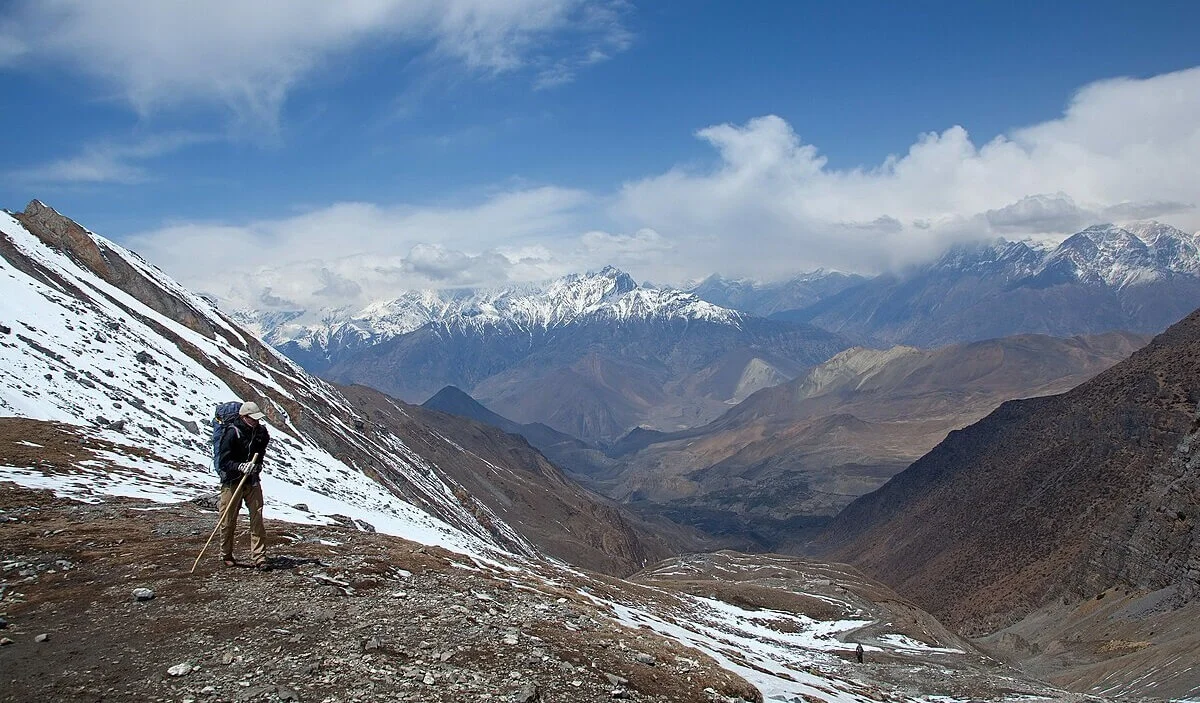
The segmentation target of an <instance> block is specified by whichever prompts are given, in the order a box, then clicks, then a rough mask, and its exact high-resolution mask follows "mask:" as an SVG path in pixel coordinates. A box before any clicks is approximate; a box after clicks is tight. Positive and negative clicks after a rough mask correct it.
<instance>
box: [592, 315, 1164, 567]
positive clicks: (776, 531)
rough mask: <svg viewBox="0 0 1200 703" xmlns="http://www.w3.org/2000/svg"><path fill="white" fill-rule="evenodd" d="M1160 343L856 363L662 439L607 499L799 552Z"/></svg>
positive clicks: (810, 376)
mask: <svg viewBox="0 0 1200 703" xmlns="http://www.w3.org/2000/svg"><path fill="white" fill-rule="evenodd" d="M1146 341H1148V340H1147V338H1145V337H1141V336H1139V335H1131V334H1125V333H1112V334H1107V335H1099V336H1095V337H1077V338H1072V339H1057V338H1053V337H1044V336H1040V335H1023V336H1019V337H1011V338H1004V339H998V340H989V341H985V342H976V343H973V344H965V345H952V346H949V347H943V348H940V349H934V350H920V349H914V348H912V347H894V348H892V349H889V350H874V349H861V348H857V349H852V350H848V351H845V352H842V353H840V354H838V355H837V356H836V357H834V358H833V359H831V360H830V361H828V362H826V363H824V364H821V365H820V366H817V367H816V368H814V369H812V370H811V371H809V372H808V373H807V374H805V375H803V376H801V377H799V378H797V379H795V380H793V381H791V382H788V383H785V384H782V385H779V386H776V387H773V388H767V389H764V390H761V391H759V392H757V393H755V394H754V395H752V396H751V397H750V398H748V399H747V400H745V401H744V402H742V403H740V404H739V405H737V406H736V407H735V408H733V409H732V410H730V411H729V412H727V413H726V414H725V415H723V416H722V417H721V418H720V419H718V420H717V421H715V422H713V423H711V424H709V425H707V426H704V427H701V428H697V429H695V430H689V431H684V432H679V433H676V434H667V435H662V436H659V437H656V438H654V439H657V441H656V442H655V443H652V444H649V445H648V446H646V447H645V448H644V449H642V450H641V451H638V452H637V453H635V454H632V455H628V456H625V457H621V463H620V464H619V465H618V466H617V467H615V468H614V469H610V470H609V471H608V472H606V473H602V474H599V480H598V481H597V486H598V487H600V488H602V489H603V490H604V491H605V492H606V493H608V494H609V495H612V496H614V497H617V498H619V499H622V500H633V501H646V502H649V503H655V504H659V505H660V506H663V509H665V510H666V512H667V514H668V515H669V516H671V517H672V518H673V519H675V520H677V521H681V522H687V523H691V524H695V525H698V526H701V527H702V528H704V529H706V530H709V531H710V532H712V533H714V534H718V535H721V536H722V537H725V538H729V539H734V540H739V541H735V542H734V544H739V545H743V546H747V547H754V548H760V549H761V548H767V549H794V548H796V547H797V546H798V544H800V543H801V542H802V538H803V536H804V535H805V534H806V532H807V528H810V527H811V526H812V525H814V524H817V523H818V520H815V518H827V517H829V516H832V515H833V514H834V513H836V512H837V511H838V510H839V509H841V508H842V507H843V506H845V505H846V504H848V503H849V502H850V501H851V500H853V499H854V498H855V497H857V496H859V495H862V494H864V493H867V492H869V491H872V490H874V489H875V488H878V487H879V486H880V485H882V484H883V483H884V482H885V481H886V480H887V479H888V478H890V477H891V476H892V475H894V474H895V473H897V472H898V471H900V470H901V469H903V468H904V467H905V466H907V465H908V464H909V463H911V462H912V461H913V460H915V459H916V458H918V457H919V456H921V455H922V454H924V453H925V452H927V451H929V449H931V448H933V446H935V445H936V444H937V443H938V442H940V441H941V440H942V439H943V438H944V437H945V436H946V433H947V432H949V431H951V430H954V429H957V428H960V427H964V426H966V425H968V424H970V423H971V422H974V421H975V420H978V419H979V418H981V417H983V416H984V415H986V414H987V413H988V412H990V411H991V410H993V409H994V408H995V407H996V406H997V405H999V404H1000V403H1002V402H1004V401H1005V400H1010V399H1012V398H1020V397H1030V396H1036V395H1045V394H1050V393H1056V392H1062V391H1064V390H1067V389H1069V388H1072V387H1074V386H1076V385H1078V384H1079V383H1081V382H1083V381H1085V380H1087V379H1088V378H1091V377H1092V376H1094V375H1095V374H1096V373H1099V372H1100V371H1102V370H1104V369H1106V368H1108V367H1110V366H1112V365H1113V364H1114V363H1116V362H1118V361H1120V360H1122V359H1124V358H1126V357H1127V356H1128V355H1129V354H1130V353H1131V352H1132V351H1133V350H1134V349H1136V348H1138V347H1139V346H1141V345H1142V344H1144V343H1145V342H1146ZM643 509H648V508H646V507H644V508H643Z"/></svg>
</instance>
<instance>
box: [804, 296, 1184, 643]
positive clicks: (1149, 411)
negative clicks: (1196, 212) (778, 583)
mask: <svg viewBox="0 0 1200 703" xmlns="http://www.w3.org/2000/svg"><path fill="white" fill-rule="evenodd" d="M1198 400H1200V312H1196V313H1193V314H1191V315H1189V316H1188V317H1187V318H1185V319H1184V320H1182V321H1181V322H1179V323H1177V324H1175V325H1173V326H1172V327H1171V328H1170V329H1168V330H1167V331H1166V332H1165V333H1163V334H1161V335H1159V336H1158V337H1156V338H1155V339H1154V341H1153V342H1151V343H1150V344H1149V345H1148V346H1146V347H1145V348H1143V349H1141V350H1139V351H1138V352H1136V353H1134V354H1133V356H1132V357H1130V358H1129V359H1128V360H1126V361H1124V362H1122V363H1120V364H1118V365H1116V366H1114V367H1113V368H1112V369H1110V370H1108V371H1107V372H1105V373H1102V374H1100V375H1099V376H1097V377H1096V378H1094V379H1092V380H1091V381H1089V382H1087V383H1084V384H1083V385H1081V386H1079V387H1078V388H1076V389H1074V390H1072V391H1070V392H1067V393H1064V394H1062V395H1057V396H1050V397H1045V398H1036V399H1031V400H1020V401H1012V402H1009V403H1005V404H1004V405H1002V406H1001V407H1000V408H998V409H997V410H996V411H995V412H993V413H991V414H990V415H988V416H987V417H986V418H984V419H983V420H981V421H979V422H977V423H976V424H974V425H971V426H970V427H968V428H966V429H963V430H960V431H957V432H952V433H951V434H950V436H949V437H947V438H946V440H945V441H943V442H942V443H941V444H939V445H938V446H937V447H936V448H935V449H934V450H933V451H931V452H930V453H929V454H927V455H925V456H924V457H922V458H921V459H920V460H918V461H917V462H915V463H914V464H913V465H912V466H911V467H909V468H908V469H906V470H905V471H903V472H902V473H900V474H899V475H897V476H896V477H895V478H893V479H892V480H891V481H889V482H888V483H887V484H886V485H885V486H883V487H882V488H881V489H879V490H878V491H875V492H874V493H871V494H869V495H866V496H863V497H862V498H860V499H858V500H856V501H855V502H854V503H852V504H851V505H850V506H848V507H847V508H846V509H845V510H843V511H842V512H841V513H840V514H839V515H838V516H837V517H836V518H835V519H834V521H833V522H832V523H831V524H830V525H829V526H828V528H827V529H826V531H825V532H824V533H823V534H822V536H821V538H820V540H819V541H818V543H817V545H816V546H817V548H818V550H819V551H820V553H822V554H826V555H829V556H832V557H835V558H843V559H847V560H850V561H852V562H853V563H856V564H858V565H860V566H861V567H862V568H863V569H864V570H865V571H867V573H869V574H872V575H875V576H877V577H879V578H881V579H883V580H885V581H886V582H888V583H889V584H891V585H893V586H895V587H896V588H897V589H898V590H899V591H900V592H901V593H905V594H907V595H910V596H911V597H913V598H915V599H916V600H917V602H918V603H921V604H924V605H926V606H928V607H930V608H931V609H932V610H933V612H935V613H937V614H940V615H942V616H943V617H945V618H946V619H948V620H949V621H950V622H952V623H955V624H957V625H959V626H961V627H963V628H965V629H967V630H968V631H972V632H990V631H994V630H996V629H997V628H999V627H1002V626H1005V625H1008V624H1011V623H1013V622H1015V621H1016V620H1018V619H1020V618H1021V617H1023V616H1024V615H1026V614H1028V613H1030V612H1032V611H1034V610H1035V609H1037V608H1039V607H1041V606H1043V605H1046V604H1048V603H1051V602H1054V601H1056V600H1060V599H1061V600H1063V602H1066V603H1071V602H1077V601H1079V600H1082V599H1086V598H1092V597H1094V596H1096V594H1098V593H1102V592H1104V591H1105V590H1106V589H1109V588H1112V587H1117V586H1125V587H1129V588H1134V589H1137V588H1146V589H1160V588H1164V587H1170V588H1173V589H1174V595H1173V598H1175V600H1176V601H1177V602H1183V601H1186V600H1188V599H1191V598H1193V597H1194V596H1195V590H1196V588H1195V580H1194V579H1195V576H1196V567H1197V563H1198V562H1197V550H1198V549H1200V542H1197V541H1196V540H1195V539H1194V531H1195V529H1196V527H1195V525H1196V521H1197V515H1196V509H1195V505H1194V498H1193V499H1192V500H1193V502H1192V503H1191V504H1189V496H1194V493H1191V491H1192V490H1193V487H1194V486H1195V482H1196V478H1195V473H1196V463H1197V462H1196V460H1195V454H1194V448H1193V445H1194V439H1193V437H1194V431H1195V427H1196V407H1197V401H1198Z"/></svg>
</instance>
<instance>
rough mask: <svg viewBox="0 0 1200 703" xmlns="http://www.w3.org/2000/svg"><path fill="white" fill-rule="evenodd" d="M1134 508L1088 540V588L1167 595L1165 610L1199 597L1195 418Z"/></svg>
mask: <svg viewBox="0 0 1200 703" xmlns="http://www.w3.org/2000/svg"><path fill="white" fill-rule="evenodd" d="M1142 481H1143V486H1144V488H1143V493H1142V496H1143V498H1142V500H1141V501H1140V504H1138V505H1133V506H1130V509H1129V510H1125V511H1119V512H1117V513H1114V514H1113V516H1112V517H1111V519H1110V520H1109V521H1107V522H1106V523H1104V524H1103V525H1101V526H1100V527H1099V528H1098V529H1097V530H1096V532H1095V533H1094V534H1093V536H1092V548H1093V551H1094V554H1095V556H1094V558H1093V559H1092V560H1091V562H1090V565H1091V566H1092V567H1093V568H1094V569H1095V575H1094V576H1093V577H1092V579H1091V582H1090V583H1091V585H1092V586H1093V587H1095V588H1098V589H1103V588H1107V587H1110V586H1111V585H1112V584H1114V583H1122V584H1131V585H1136V586H1139V587H1143V588H1148V589H1151V590H1160V589H1167V590H1169V591H1170V592H1171V598H1170V600H1169V602H1170V604H1171V605H1175V606H1181V605H1184V604H1186V603H1189V602H1192V601H1194V600H1196V599H1197V597H1198V596H1200V415H1197V416H1196V419H1195V420H1194V421H1193V424H1192V428H1191V430H1190V431H1189V432H1188V434H1187V436H1185V437H1184V438H1183V440H1182V441H1181V442H1179V444H1178V445H1177V446H1176V447H1175V451H1174V453H1173V454H1172V455H1171V456H1170V458H1168V459H1167V460H1166V461H1163V462H1161V463H1160V464H1158V465H1156V466H1154V467H1153V468H1151V469H1150V470H1149V471H1147V472H1146V473H1145V475H1144V477H1143V479H1142Z"/></svg>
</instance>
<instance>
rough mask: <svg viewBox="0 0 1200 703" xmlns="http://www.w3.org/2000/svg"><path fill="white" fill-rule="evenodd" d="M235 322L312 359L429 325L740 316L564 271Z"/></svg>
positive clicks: (248, 314)
mask: <svg viewBox="0 0 1200 703" xmlns="http://www.w3.org/2000/svg"><path fill="white" fill-rule="evenodd" d="M233 317H234V319H236V320H238V321H239V322H241V323H242V324H244V325H245V326H246V327H247V328H248V329H251V330H253V331H254V332H255V333H257V334H259V335H260V336H261V337H262V338H263V339H264V340H265V341H267V342H268V343H270V344H272V345H274V346H276V347H285V348H286V347H289V346H292V347H294V348H296V349H298V350H303V351H304V352H308V353H314V354H318V355H320V354H327V353H328V352H329V351H330V350H332V349H356V348H360V347H362V346H367V345H370V344H376V343H379V342H383V341H386V340H388V339H391V338H393V337H396V336H398V335H402V334H406V333H408V332H412V331H413V330H416V329H419V328H421V327H423V326H425V325H427V324H431V323H432V324H436V325H439V326H443V327H445V328H447V329H449V330H453V331H459V332H478V333H486V332H488V331H489V330H503V331H512V330H537V329H540V330H546V329H552V328H557V327H564V326H567V325H571V324H576V323H583V322H590V321H596V322H609V321H616V322H621V321H626V320H635V319H636V320H651V319H657V320H663V321H673V320H705V321H709V322H717V323H720V324H726V325H731V326H737V325H739V324H740V322H741V319H742V315H741V314H740V313H737V312H735V311H733V310H729V309H726V308H722V307H719V306H717V305H713V304H711V303H707V302H705V301H703V300H701V299H700V298H698V297H696V296H695V295H693V294H691V293H685V292H682V291H677V290H672V289H661V288H651V287H646V286H641V285H638V284H637V283H636V282H634V280H633V279H632V278H631V277H630V276H629V274H627V273H625V272H623V271H620V270H618V269H615V268H613V267H611V266H610V267H605V268H604V269H602V270H600V271H599V272H595V273H587V274H583V275H578V274H571V275H569V276H566V277H564V278H560V279H558V280H556V281H554V282H552V283H550V284H549V285H547V286H545V287H544V288H537V287H526V288H513V289H504V290H489V291H431V290H424V291H408V292H405V293H404V294H402V295H401V296H399V297H397V298H394V299H392V300H386V301H379V302H375V303H372V304H370V305H368V306H366V307H365V308H362V309H361V310H348V309H345V308H333V309H323V310H315V311H305V310H295V311H284V312H280V311H261V310H243V311H238V312H235V313H234V315H233Z"/></svg>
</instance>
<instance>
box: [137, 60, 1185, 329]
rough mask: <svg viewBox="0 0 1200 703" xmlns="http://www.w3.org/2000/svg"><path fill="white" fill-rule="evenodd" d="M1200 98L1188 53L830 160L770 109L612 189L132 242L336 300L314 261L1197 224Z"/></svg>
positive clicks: (380, 263)
mask: <svg viewBox="0 0 1200 703" xmlns="http://www.w3.org/2000/svg"><path fill="white" fill-rule="evenodd" d="M1198 114H1200V68H1197V69H1190V70H1186V71H1180V72H1177V73H1170V74H1165V75H1161V76H1156V77H1152V78H1147V79H1142V80H1135V79H1117V80H1109V81H1101V82H1099V83H1095V84H1092V85H1089V86H1086V87H1085V88H1083V89H1082V90H1080V91H1079V92H1078V93H1077V94H1076V95H1075V96H1074V97H1073V98H1072V99H1071V101H1070V103H1069V104H1068V106H1067V108H1066V110H1065V111H1064V113H1063V115H1062V116H1061V117H1058V118H1056V119H1053V120H1050V121H1047V122H1044V123H1041V124H1037V125H1032V126H1029V127H1025V128H1022V129H1018V130H1015V131H1013V132H1011V133H1009V134H1007V135H1004V136H1001V137H997V138H996V139H994V140H991V141H989V142H987V143H984V144H982V145H979V144H976V143H974V142H973V141H972V140H971V138H970V136H969V135H968V133H967V131H966V130H965V129H963V128H962V127H957V126H956V127H950V128H948V129H945V130H944V131H942V132H930V133H928V134H924V135H921V136H920V137H919V138H918V139H917V140H916V141H915V143H914V144H912V145H911V146H910V147H909V148H908V150H907V151H906V152H905V153H903V154H899V155H896V156H892V157H889V158H888V159H886V160H885V161H884V162H883V163H882V164H880V165H878V166H876V167H873V168H856V169H835V168H830V167H829V165H828V163H827V162H826V160H825V159H824V158H823V157H822V156H821V154H820V151H819V150H818V148H817V147H816V146H815V145H812V144H806V143H804V142H803V141H802V140H801V138H800V136H799V135H798V134H797V133H796V131H795V130H794V129H793V127H792V126H791V125H790V124H789V123H788V122H786V121H785V120H783V119H782V118H780V117H777V116H772V115H768V116H764V117H757V118H754V119H751V120H749V121H747V122H745V123H743V124H722V125H714V126H710V127H705V128H703V129H701V130H699V131H698V132H697V133H696V136H697V137H698V138H699V139H700V140H702V141H703V142H704V143H706V144H708V145H709V146H710V147H711V148H712V149H713V151H714V155H715V158H714V161H713V163H712V164H711V165H710V166H708V167H706V168H695V167H692V166H688V167H684V166H680V167H675V168H671V169H669V170H667V171H665V172H663V173H660V174H657V175H652V176H649V177H645V178H640V179H636V180H631V181H628V182H626V183H625V184H623V185H622V186H620V187H619V188H618V189H617V190H616V191H615V192H613V193H595V194H593V193H587V192H583V191H579V190H572V189H564V188H555V187H541V188H529V189H524V190H512V191H504V192H499V193H496V194H493V195H491V196H490V197H487V198H485V199H484V200H482V201H479V202H474V203H467V204H463V205H458V206H453V205H420V204H405V205H395V206H381V205H375V204H370V203H339V204H334V205H330V206H328V207H323V208H319V209H315V210H312V211H310V212H306V213H303V214H301V215H295V216H291V217H287V218H281V219H277V220H269V221H261V222H253V223H248V224H230V223H182V224H177V225H173V226H169V227H166V228H163V229H161V230H159V231H155V232H148V233H144V234H143V235H140V236H139V237H135V238H134V239H133V240H132V241H131V242H130V243H131V244H132V245H133V246H134V247H135V248H137V249H139V250H141V251H142V253H144V254H146V255H147V256H148V257H149V258H150V259H151V260H154V261H156V262H160V263H161V265H162V266H163V267H164V268H165V269H166V270H168V271H169V272H171V273H173V274H175V275H177V276H179V277H180V278H182V279H183V280H184V281H185V282H187V283H191V284H193V285H195V286H197V287H200V288H202V289H204V290H208V291H210V292H214V293H217V294H218V295H220V294H221V293H222V292H223V290H224V291H233V292H227V295H228V296H229V297H230V298H238V299H240V300H243V301H254V300H257V299H258V298H259V296H261V293H262V289H263V287H265V286H269V288H270V290H271V295H273V296H276V297H277V298H279V299H280V300H283V301H287V302H291V303H296V304H298V305H301V306H311V305H324V304H328V301H324V302H322V300H321V296H316V295H314V292H315V291H318V290H330V291H332V290H334V289H332V288H329V286H328V283H327V282H326V281H324V280H323V279H321V277H320V276H321V273H320V271H321V270H322V269H323V268H326V269H328V270H329V272H330V273H331V274H337V275H338V276H342V277H344V278H346V279H348V280H350V281H353V282H354V283H356V284H357V285H358V286H359V292H358V293H357V294H356V296H354V297H355V298H356V299H358V300H365V299H378V298H386V297H392V296H394V295H396V294H398V292H399V291H400V290H403V289H406V288H420V287H443V288H446V287H463V286H488V285H500V284H505V283H511V282H523V281H535V280H543V279H545V278H549V277H552V276H556V275H560V274H562V273H565V272H568V271H579V270H584V269H589V268H590V269H597V268H599V267H601V266H603V265H605V264H615V265H618V266H621V267H622V268H625V269H627V270H629V271H630V272H631V273H632V274H633V275H634V276H636V277H637V278H639V279H652V280H658V281H671V280H675V281H681V280H685V279H697V278H702V277H703V276H705V275H708V274H710V273H713V272H718V271H719V272H721V273H725V274H732V275H739V276H752V277H756V278H762V279H768V278H781V277H784V276H788V275H791V274H794V273H796V272H798V271H802V270H809V269H812V268H816V267H819V266H824V267H827V268H837V269H842V270H849V271H860V272H873V271H879V270H883V269H886V268H889V267H896V266H901V265H904V264H907V263H910V262H914V261H917V260H920V259H925V258H931V257H933V256H935V255H936V254H937V253H939V252H940V251H941V250H942V249H943V248H944V247H945V246H947V245H949V244H951V243H954V242H958V241H965V240H970V239H976V238H992V237H995V236H997V235H1003V236H1009V237H1022V236H1038V237H1047V236H1049V237H1053V236H1062V235H1066V234H1070V233H1072V232H1074V231H1076V230H1077V229H1079V228H1082V227H1083V226H1086V225H1088V224H1092V223H1096V222H1101V221H1112V220H1115V221H1122V220H1128V219H1140V218H1145V217H1163V216H1166V217H1167V221H1168V222H1170V223H1172V224H1175V225H1177V226H1181V227H1183V228H1185V229H1189V230H1193V231H1194V230H1197V229H1200V211H1198V210H1197V208H1196V207H1195V204H1196V198H1197V193H1200V171H1197V170H1196V168H1195V164H1196V163H1200V120H1198V119H1196V115H1198ZM331 242H335V244H331ZM245 270H255V271H257V272H258V273H257V274H256V276H257V278H255V279H251V280H257V281H258V285H259V287H258V288H255V289H253V290H248V289H247V290H241V291H240V292H239V291H235V290H234V288H235V287H236V286H228V285H226V286H225V288H224V289H222V288H221V285H218V284H221V282H222V281H224V282H226V283H227V282H228V281H229V280H233V281H242V280H245V279H239V278H238V277H237V276H234V275H233V274H230V273H225V272H235V271H245ZM214 271H216V272H222V274H221V276H214V275H213V272H214ZM222 276H223V278H222ZM218 279H220V280H218ZM222 285H224V284H222ZM238 285H242V284H241V283H239V284H238ZM342 292H349V289H347V290H346V291H342Z"/></svg>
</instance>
